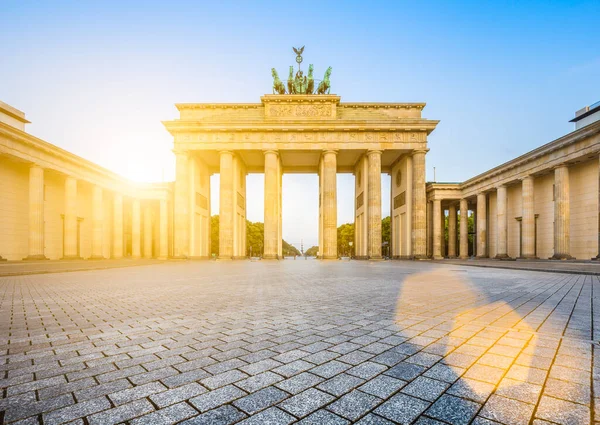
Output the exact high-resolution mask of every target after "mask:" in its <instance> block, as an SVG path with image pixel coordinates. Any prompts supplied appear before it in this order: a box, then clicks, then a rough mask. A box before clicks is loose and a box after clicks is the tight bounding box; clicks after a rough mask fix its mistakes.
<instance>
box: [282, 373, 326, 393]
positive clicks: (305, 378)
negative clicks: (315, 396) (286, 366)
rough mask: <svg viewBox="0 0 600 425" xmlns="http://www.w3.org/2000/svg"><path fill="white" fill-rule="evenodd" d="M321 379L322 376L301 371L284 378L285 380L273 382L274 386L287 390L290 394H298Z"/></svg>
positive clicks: (321, 380)
mask: <svg viewBox="0 0 600 425" xmlns="http://www.w3.org/2000/svg"><path fill="white" fill-rule="evenodd" d="M323 381H324V379H323V378H320V377H318V376H316V375H313V374H312V373H308V372H303V373H301V374H299V375H296V376H293V377H291V378H289V379H286V380H285V381H282V382H279V383H277V384H275V386H276V387H277V388H281V389H282V390H284V391H287V392H288V393H290V394H298V393H301V392H302V391H304V390H305V389H307V388H310V387H314V386H316V385H317V384H319V383H321V382H323Z"/></svg>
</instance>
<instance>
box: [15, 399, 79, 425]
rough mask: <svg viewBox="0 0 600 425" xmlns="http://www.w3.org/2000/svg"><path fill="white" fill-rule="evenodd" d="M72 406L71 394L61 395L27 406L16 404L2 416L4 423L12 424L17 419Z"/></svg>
mask: <svg viewBox="0 0 600 425" xmlns="http://www.w3.org/2000/svg"><path fill="white" fill-rule="evenodd" d="M72 404H74V400H73V396H72V395H71V394H63V395H60V396H58V397H54V398H50V399H46V400H41V401H35V402H31V403H27V404H18V405H14V406H11V407H9V408H8V409H7V410H6V412H5V414H4V421H5V422H12V421H16V420H18V419H25V418H28V417H30V416H35V415H38V414H40V413H44V412H50V411H52V410H56V409H60V408H61V407H65V406H70V405H72Z"/></svg>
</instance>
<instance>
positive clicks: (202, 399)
mask: <svg viewBox="0 0 600 425" xmlns="http://www.w3.org/2000/svg"><path fill="white" fill-rule="evenodd" d="M246 395H248V394H247V393H246V392H245V391H242V390H240V389H239V388H237V387H234V386H233V385H228V386H226V387H222V388H219V389H216V390H213V391H210V392H208V393H205V394H201V395H199V396H197V397H194V398H191V399H190V400H189V402H190V403H191V404H192V406H194V407H195V408H196V409H198V410H199V411H200V412H206V411H208V410H210V409H214V408H215V407H218V406H221V405H223V404H226V403H230V402H232V401H233V400H236V399H238V398H241V397H245V396H246Z"/></svg>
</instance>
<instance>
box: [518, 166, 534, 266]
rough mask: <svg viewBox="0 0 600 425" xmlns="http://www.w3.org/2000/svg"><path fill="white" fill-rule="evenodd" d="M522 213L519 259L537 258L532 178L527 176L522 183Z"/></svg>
mask: <svg viewBox="0 0 600 425" xmlns="http://www.w3.org/2000/svg"><path fill="white" fill-rule="evenodd" d="M522 185H523V186H522V191H521V193H522V209H523V210H522V213H521V232H522V236H521V240H522V245H521V246H522V252H521V253H520V257H521V258H537V257H536V255H535V213H534V209H533V206H534V202H533V201H534V192H533V176H527V177H525V178H524V179H523V181H522Z"/></svg>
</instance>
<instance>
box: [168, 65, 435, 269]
mask: <svg viewBox="0 0 600 425" xmlns="http://www.w3.org/2000/svg"><path fill="white" fill-rule="evenodd" d="M298 56H300V55H298ZM300 61H301V60H300ZM330 73H331V68H329V69H328V70H327V73H326V74H325V79H324V80H323V82H321V83H320V84H319V85H318V88H316V89H313V88H312V87H311V84H310V79H312V65H311V66H310V67H309V80H307V78H306V77H302V73H301V71H299V72H298V73H296V77H295V78H293V76H292V69H290V79H288V90H286V89H285V87H284V85H283V83H282V82H281V81H280V80H279V77H278V76H277V73H276V72H275V70H273V74H274V75H273V76H274V87H273V92H274V93H275V94H268V95H264V96H262V97H261V98H260V103H239V104H236V103H217V104H215V103H210V104H208V103H186V104H177V105H176V106H177V109H178V110H179V112H180V117H179V119H176V120H173V121H167V122H164V125H165V126H166V128H167V130H168V131H169V132H170V133H171V135H172V136H173V137H174V152H175V156H176V182H175V190H174V209H173V215H174V217H173V223H174V224H173V232H174V241H173V244H174V246H173V254H174V256H175V257H176V258H208V257H210V255H211V252H210V246H211V242H210V234H211V231H210V191H211V187H210V175H211V174H214V173H219V174H220V187H219V189H218V190H219V191H220V197H219V203H220V204H219V258H223V259H236V258H245V257H246V255H247V254H246V194H247V190H246V175H247V174H248V173H264V174H265V178H264V184H265V188H264V256H263V258H266V259H270V258H273V259H275V258H281V257H282V227H281V224H282V212H281V211H282V175H283V174H284V173H318V175H319V256H320V258H323V259H335V258H337V256H338V253H337V196H338V195H337V189H336V175H337V173H353V174H354V176H355V197H354V205H355V216H354V217H355V242H354V243H355V254H356V257H357V258H363V259H367V258H369V259H378V258H381V254H382V252H381V217H382V212H381V173H388V174H391V176H392V179H391V181H392V184H391V207H390V209H391V211H390V215H391V217H392V220H391V229H392V231H391V238H390V239H391V245H392V247H391V250H390V253H391V254H392V255H393V257H395V258H425V257H426V254H427V252H426V245H427V243H426V231H427V230H426V193H425V155H426V153H427V151H428V149H427V136H428V134H429V133H431V132H432V131H433V130H434V129H435V127H436V125H437V123H438V121H433V120H427V119H424V118H422V117H421V112H422V110H423V108H424V107H425V104H424V103H344V102H341V98H340V96H337V95H333V94H327V91H328V88H329V87H328V85H329V74H330ZM298 80H300V81H298ZM323 83H326V87H323ZM312 84H313V87H314V84H315V83H314V82H313V83H312ZM290 93H291V94H290ZM212 190H214V189H212ZM292 196H293V194H292Z"/></svg>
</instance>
